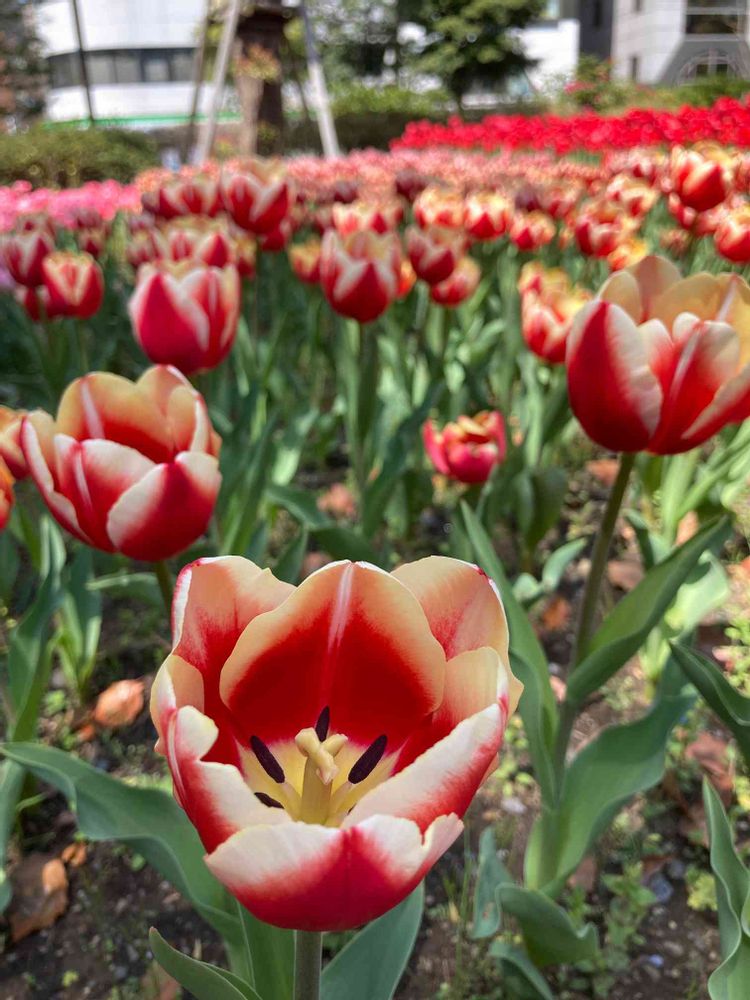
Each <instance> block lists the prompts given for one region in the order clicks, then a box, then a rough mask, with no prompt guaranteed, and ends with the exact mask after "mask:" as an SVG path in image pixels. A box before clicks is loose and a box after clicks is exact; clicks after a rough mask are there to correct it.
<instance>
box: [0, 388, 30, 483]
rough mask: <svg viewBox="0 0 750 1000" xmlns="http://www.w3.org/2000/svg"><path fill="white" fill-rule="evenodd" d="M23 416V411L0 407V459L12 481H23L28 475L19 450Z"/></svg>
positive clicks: (21, 452) (24, 414) (24, 413)
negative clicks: (6, 467) (8, 471)
mask: <svg viewBox="0 0 750 1000" xmlns="http://www.w3.org/2000/svg"><path fill="white" fill-rule="evenodd" d="M25 416H26V411H25V410H11V409H10V407H8V406H0V459H2V460H3V461H4V462H5V464H6V465H7V466H8V469H9V470H10V473H11V475H12V476H13V478H14V479H23V478H24V476H27V475H28V474H29V470H28V468H27V467H26V459H25V458H24V457H23V451H22V450H21V423H22V422H23V418H24V417H25Z"/></svg>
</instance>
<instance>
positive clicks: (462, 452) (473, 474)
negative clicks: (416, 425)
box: [422, 410, 506, 483]
mask: <svg viewBox="0 0 750 1000" xmlns="http://www.w3.org/2000/svg"><path fill="white" fill-rule="evenodd" d="M422 435H423V438H424V445H425V449H426V451H427V454H428V455H429V456H430V459H431V460H432V464H433V465H434V466H435V468H436V469H437V470H438V472H441V473H442V474H443V475H444V476H449V477H450V478H451V479H456V480H458V481H459V482H461V483H484V482H486V481H487V480H488V479H489V477H490V473H491V472H492V470H493V469H494V467H495V466H496V465H500V464H501V463H502V462H503V461H504V460H505V452H506V441H505V421H504V420H503V417H502V414H501V413H499V412H498V411H497V410H492V411H490V410H485V411H483V412H482V413H478V414H477V415H476V416H475V417H465V416H462V417H459V418H458V420H457V421H456V422H455V423H450V424H446V425H445V427H444V428H443V429H442V431H438V430H437V428H436V426H435V423H434V422H433V421H431V420H428V421H427V422H426V423H425V425H424V427H423V428H422Z"/></svg>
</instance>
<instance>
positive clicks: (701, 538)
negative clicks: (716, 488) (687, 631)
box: [567, 518, 730, 705]
mask: <svg viewBox="0 0 750 1000" xmlns="http://www.w3.org/2000/svg"><path fill="white" fill-rule="evenodd" d="M729 531H730V523H729V520H728V519H727V518H720V519H718V520H714V521H711V522H709V523H708V524H707V525H706V526H705V527H704V528H703V529H702V530H701V531H699V532H698V533H697V534H696V535H694V536H693V537H692V538H691V539H689V540H688V541H687V542H685V543H684V544H683V545H680V546H679V548H676V549H675V550H674V551H673V552H672V554H671V555H669V556H667V558H666V559H664V560H663V561H662V562H660V563H658V564H657V565H656V566H654V567H653V569H651V570H649V572H648V573H646V575H645V576H644V578H643V579H642V580H641V582H640V583H639V584H638V585H637V586H636V587H634V588H633V590H631V591H630V593H629V594H627V595H626V596H625V597H623V599H622V600H621V601H620V602H619V603H618V604H616V605H615V607H614V608H613V609H612V611H611V612H610V614H609V615H608V616H607V618H606V619H605V621H604V622H603V624H602V625H601V626H600V627H599V629H598V630H597V632H596V633H595V635H594V637H593V639H592V640H591V643H590V645H589V649H588V653H587V655H586V656H585V657H584V659H583V660H582V661H581V663H579V664H578V666H577V667H576V668H575V670H574V671H573V673H572V674H571V675H570V677H569V678H568V688H567V700H568V701H569V702H571V703H572V704H573V705H580V704H581V703H582V702H583V701H584V700H585V699H586V698H587V697H588V696H589V695H590V694H592V693H593V692H594V691H598V690H599V689H600V688H601V687H602V685H603V684H605V683H606V682H607V681H608V680H609V679H610V677H612V676H613V675H614V674H615V673H617V671H618V670H619V669H620V667H622V666H623V665H624V664H625V663H626V662H627V661H628V660H629V659H630V657H631V656H634V655H635V654H636V653H637V652H638V650H639V649H640V647H641V646H642V644H643V642H644V641H645V639H646V637H647V636H648V634H649V633H650V632H651V630H652V629H653V628H654V627H655V626H656V625H658V624H659V622H660V621H661V620H662V618H663V617H664V615H665V613H666V611H667V609H668V608H669V606H670V604H671V603H672V602H673V601H674V599H675V597H676V596H677V593H678V591H679V589H680V586H681V585H682V584H683V583H684V582H685V580H687V578H688V576H689V575H690V573H691V572H692V570H693V568H694V567H695V565H696V564H697V562H698V560H699V559H700V557H701V555H702V554H703V553H704V552H705V551H707V550H708V549H709V548H710V547H711V546H714V545H719V544H721V543H723V541H724V540H725V539H726V537H727V535H728V533H729Z"/></svg>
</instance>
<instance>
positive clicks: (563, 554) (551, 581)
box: [542, 538, 586, 592]
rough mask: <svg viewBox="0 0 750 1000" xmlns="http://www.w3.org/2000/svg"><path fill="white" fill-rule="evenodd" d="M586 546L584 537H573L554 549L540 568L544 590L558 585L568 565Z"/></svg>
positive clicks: (554, 588) (555, 587) (551, 589)
mask: <svg viewBox="0 0 750 1000" xmlns="http://www.w3.org/2000/svg"><path fill="white" fill-rule="evenodd" d="M585 548H586V539H585V538H574V539H573V540H572V541H571V542H565V544H564V545H561V546H560V548H559V549H555V551H554V552H552V553H551V554H550V555H549V556H548V557H547V561H546V562H545V564H544V569H543V570H542V583H543V584H544V587H545V590H547V591H549V592H552V591H554V590H557V588H558V586H559V585H560V580H561V579H562V576H563V573H564V572H565V570H566V569H567V568H568V566H570V564H571V563H572V562H573V560H574V559H575V558H576V556H579V555H580V554H581V552H583V550H584V549H585Z"/></svg>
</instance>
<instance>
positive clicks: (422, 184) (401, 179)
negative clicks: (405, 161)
mask: <svg viewBox="0 0 750 1000" xmlns="http://www.w3.org/2000/svg"><path fill="white" fill-rule="evenodd" d="M427 184H428V180H427V178H426V177H425V176H424V174H420V173H419V171H417V170H413V169H411V168H410V167H407V168H406V169H404V170H399V171H398V172H397V173H396V176H395V178H394V181H393V185H394V187H395V189H396V194H399V195H401V197H402V198H406V200H407V201H409V202H413V201H414V200H415V198H416V197H417V195H418V194H420V193H421V192H422V191H424V189H425V188H426V187H427Z"/></svg>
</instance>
